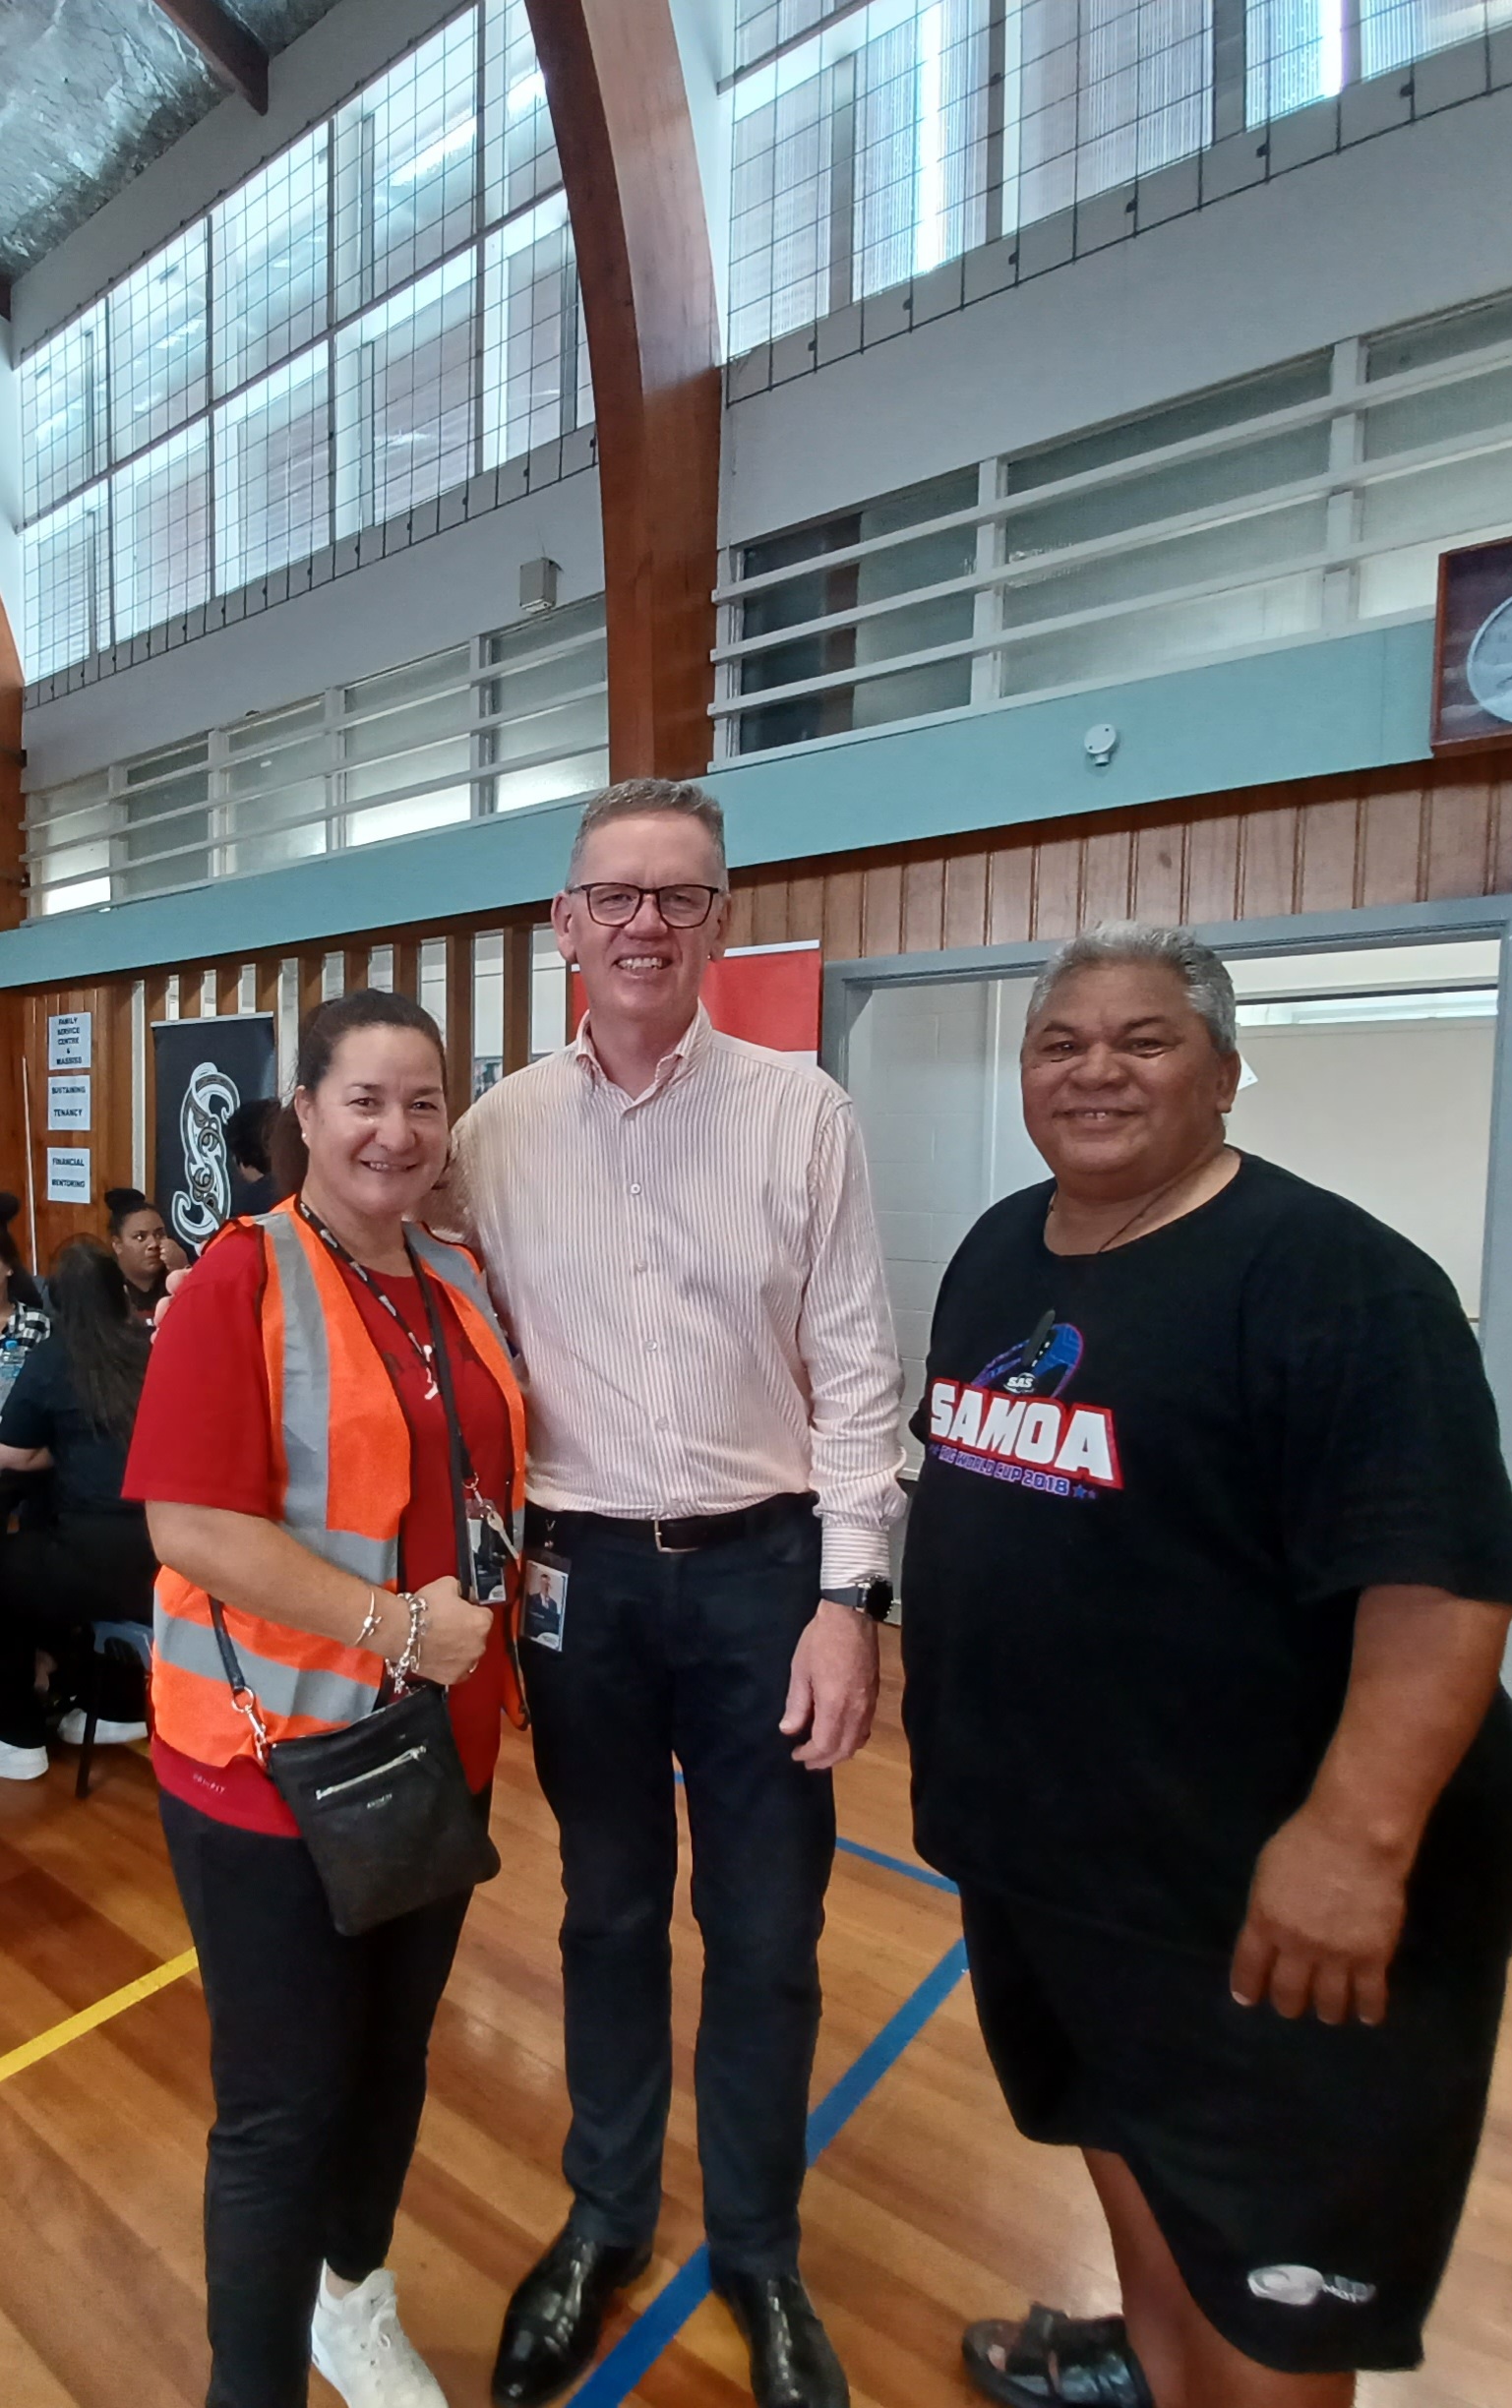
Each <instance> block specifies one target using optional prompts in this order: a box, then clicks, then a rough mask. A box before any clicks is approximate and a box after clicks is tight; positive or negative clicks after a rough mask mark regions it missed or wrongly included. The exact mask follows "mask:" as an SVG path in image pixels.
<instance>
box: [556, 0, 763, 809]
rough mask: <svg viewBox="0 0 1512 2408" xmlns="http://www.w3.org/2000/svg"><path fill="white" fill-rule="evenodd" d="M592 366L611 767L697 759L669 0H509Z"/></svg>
mask: <svg viewBox="0 0 1512 2408" xmlns="http://www.w3.org/2000/svg"><path fill="white" fill-rule="evenodd" d="M525 9H526V14H527V16H528V17H529V20H530V30H531V33H532V34H533V36H534V39H535V48H536V55H537V57H538V59H539V61H540V66H541V73H542V76H543V77H544V79H545V84H546V96H547V100H548V102H549V104H550V108H551V117H552V124H553V126H554V127H555V130H556V137H557V151H558V155H559V157H560V159H561V161H562V180H563V183H564V185H565V187H566V190H567V202H568V209H569V211H570V212H571V214H572V220H573V240H574V246H575V250H576V254H577V274H578V280H579V283H580V285H581V289H582V307H583V317H584V320H585V323H586V327H587V335H588V356H589V359H590V361H591V363H592V368H593V396H594V418H595V421H596V425H597V435H598V468H599V492H600V499H601V508H602V512H603V524H604V586H605V609H606V614H607V621H608V632H609V772H610V775H611V777H614V778H626V777H696V776H698V775H699V774H700V773H701V772H702V771H703V770H704V769H705V768H706V767H707V766H708V758H709V745H710V733H709V719H708V705H709V702H710V700H711V699H712V696H713V681H714V673H713V668H712V665H711V663H710V659H709V655H710V652H711V651H712V649H713V644H714V634H715V626H714V605H713V601H712V599H711V596H712V593H713V588H714V584H715V582H716V574H715V572H716V568H717V542H718V521H719V431H720V391H719V313H718V303H717V300H716V296H715V288H714V270H713V261H712V258H711V256H710V252H709V240H708V220H707V215H706V212H705V210H704V205H703V188H702V184H701V181H700V178H699V173H698V158H697V151H696V146H695V143H694V132H693V122H692V119H691V116H690V114H689V107H688V93H687V90H686V87H685V85H684V82H683V69H682V61H681V59H680V57H679V55H678V46H677V36H676V34H675V32H674V30H673V24H672V12H671V8H670V5H669V0H634V5H633V6H628V5H627V0H525Z"/></svg>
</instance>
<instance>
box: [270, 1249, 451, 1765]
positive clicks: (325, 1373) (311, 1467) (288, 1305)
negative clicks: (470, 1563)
mask: <svg viewBox="0 0 1512 2408" xmlns="http://www.w3.org/2000/svg"><path fill="white" fill-rule="evenodd" d="M261 1226H262V1229H263V1233H264V1237H265V1241H266V1242H267V1243H268V1244H269V1245H270V1246H271V1247H272V1255H273V1261H274V1262H275V1264H276V1266H277V1271H278V1284H279V1288H280V1291H281V1295H282V1303H283V1365H282V1369H283V1383H282V1385H283V1465H284V1472H283V1527H284V1529H285V1530H286V1531H287V1532H288V1533H289V1535H290V1536H291V1537H293V1538H297V1539H298V1540H299V1542H300V1544H301V1546H307V1547H308V1548H309V1549H310V1552H311V1553H312V1555H322V1556H324V1557H325V1559H326V1561H327V1563H333V1564H337V1565H339V1567H340V1569H341V1570H342V1571H343V1572H350V1573H352V1574H354V1575H355V1577H356V1578H357V1579H358V1580H365V1581H367V1582H368V1583H369V1584H370V1586H371V1587H373V1588H375V1589H392V1588H393V1587H394V1586H395V1585H396V1583H397V1581H398V1576H399V1540H398V1532H397V1529H395V1531H394V1535H393V1537H392V1538H368V1537H364V1536H363V1535H362V1534H361V1532H359V1531H344V1530H333V1529H332V1527H331V1523H330V1519H329V1498H330V1491H331V1341H330V1338H329V1335H328V1332H327V1327H326V1314H325V1311H324V1309H323V1306H322V1302H321V1294H320V1290H319V1288H318V1287H317V1286H316V1274H315V1271H314V1269H313V1267H312V1263H311V1259H310V1256H309V1254H308V1253H307V1251H306V1248H305V1245H304V1243H302V1242H301V1241H302V1238H303V1236H304V1233H305V1230H306V1228H307V1226H308V1225H307V1224H306V1223H304V1222H302V1221H298V1220H296V1219H295V1218H294V1216H293V1215H292V1214H290V1213H284V1212H272V1213H268V1214H266V1215H265V1216H264V1219H263V1222H262V1225H261ZM315 1243H316V1244H319V1243H320V1240H319V1239H318V1238H317V1239H316V1240H315ZM436 1272H437V1277H438V1278H439V1279H445V1278H446V1276H447V1273H446V1271H445V1269H444V1268H443V1267H442V1266H441V1265H440V1264H438V1265H437V1266H436ZM336 1276H337V1278H339V1277H340V1274H339V1273H337V1274H336ZM343 1293H344V1283H343ZM353 1309H354V1310H355V1307H354V1308H353ZM350 1718H351V1717H350V1716H347V1719H348V1720H350Z"/></svg>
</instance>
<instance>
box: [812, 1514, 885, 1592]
mask: <svg viewBox="0 0 1512 2408" xmlns="http://www.w3.org/2000/svg"><path fill="white" fill-rule="evenodd" d="M820 1527H821V1529H822V1531H823V1541H822V1544H821V1547H820V1551H819V1587H820V1588H821V1589H853V1588H855V1587H856V1586H857V1585H858V1584H859V1583H860V1582H863V1581H874V1580H885V1579H886V1577H887V1575H888V1573H889V1572H890V1570H891V1568H892V1555H891V1550H890V1548H889V1547H888V1544H887V1533H886V1532H885V1531H884V1530H877V1528H876V1527H875V1525H873V1524H870V1523H864V1522H831V1521H827V1520H823V1519H822V1518H821V1522H820Z"/></svg>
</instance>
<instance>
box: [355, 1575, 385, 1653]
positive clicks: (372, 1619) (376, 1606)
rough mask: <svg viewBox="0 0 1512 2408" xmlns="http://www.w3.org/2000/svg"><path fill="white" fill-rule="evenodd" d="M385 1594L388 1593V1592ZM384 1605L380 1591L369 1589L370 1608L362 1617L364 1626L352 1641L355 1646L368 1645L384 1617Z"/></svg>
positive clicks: (363, 1646)
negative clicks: (381, 1601) (380, 1598)
mask: <svg viewBox="0 0 1512 2408" xmlns="http://www.w3.org/2000/svg"><path fill="white" fill-rule="evenodd" d="M385 1594H387V1592H386V1593H385ZM383 1610H384V1609H383V1607H382V1606H381V1605H380V1603H379V1601H378V1591H377V1590H376V1589H370V1590H369V1591H368V1609H367V1612H366V1613H365V1614H364V1615H363V1617H362V1628H361V1630H360V1631H359V1632H358V1633H357V1636H356V1638H355V1639H354V1640H353V1641H352V1645H353V1647H354V1648H365V1647H366V1646H367V1644H368V1641H369V1640H370V1639H371V1638H372V1636H373V1634H374V1632H375V1631H376V1630H377V1628H378V1625H379V1623H380V1622H381V1621H382V1619H383Z"/></svg>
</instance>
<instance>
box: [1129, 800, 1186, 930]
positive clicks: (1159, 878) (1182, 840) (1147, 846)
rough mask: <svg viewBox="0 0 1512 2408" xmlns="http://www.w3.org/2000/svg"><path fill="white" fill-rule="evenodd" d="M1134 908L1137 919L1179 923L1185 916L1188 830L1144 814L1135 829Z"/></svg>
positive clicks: (1132, 893)
mask: <svg viewBox="0 0 1512 2408" xmlns="http://www.w3.org/2000/svg"><path fill="white" fill-rule="evenodd" d="M1133 843H1134V858H1133V868H1132V876H1131V887H1132V891H1131V897H1130V909H1131V911H1132V913H1133V916H1134V918H1135V919H1136V920H1154V921H1157V922H1159V923H1161V924H1163V925H1168V926H1171V925H1175V923H1176V922H1178V921H1179V919H1180V917H1181V888H1182V879H1183V875H1184V872H1185V862H1186V830H1185V827H1184V826H1183V825H1175V826H1173V825H1171V824H1170V823H1169V822H1166V823H1162V822H1158V821H1157V822H1156V823H1155V824H1153V825H1152V824H1151V823H1150V822H1149V821H1148V820H1146V819H1143V818H1141V820H1140V822H1139V824H1138V825H1137V826H1136V827H1135V828H1134V830H1133Z"/></svg>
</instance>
